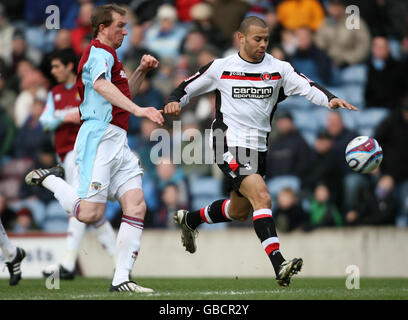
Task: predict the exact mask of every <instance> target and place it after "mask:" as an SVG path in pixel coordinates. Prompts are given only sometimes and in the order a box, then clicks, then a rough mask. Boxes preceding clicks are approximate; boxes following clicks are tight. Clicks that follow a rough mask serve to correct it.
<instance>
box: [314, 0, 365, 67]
mask: <svg viewBox="0 0 408 320" xmlns="http://www.w3.org/2000/svg"><path fill="white" fill-rule="evenodd" d="M327 9H328V13H329V16H328V17H327V18H326V19H325V21H324V22H323V24H322V25H321V26H320V28H319V29H318V30H317V32H316V35H315V42H316V44H317V46H318V47H320V49H322V50H324V51H325V52H327V54H328V55H329V57H330V58H331V59H332V61H333V63H334V64H335V65H336V66H337V67H339V68H344V67H346V66H348V65H352V64H356V63H362V62H364V61H365V59H366V58H367V56H368V54H369V52H370V31H369V29H368V27H367V24H366V23H365V21H364V20H363V19H362V18H360V28H358V29H348V28H347V24H346V19H347V17H348V16H347V15H346V6H345V5H344V0H330V2H329V4H328V8H327Z"/></svg>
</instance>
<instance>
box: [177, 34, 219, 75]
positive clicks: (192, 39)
mask: <svg viewBox="0 0 408 320" xmlns="http://www.w3.org/2000/svg"><path fill="white" fill-rule="evenodd" d="M204 50H209V51H211V52H214V53H216V52H217V51H218V50H217V49H216V48H215V47H213V46H212V45H211V44H209V43H208V41H207V38H206V37H205V35H204V34H203V33H202V32H201V31H198V30H191V31H190V32H189V33H188V34H187V35H186V37H185V38H184V40H183V45H182V48H181V53H182V54H183V55H184V56H186V57H187V59H188V69H189V71H190V73H194V70H197V69H199V68H200V66H199V63H198V57H199V54H200V52H202V51H204ZM216 55H217V54H216Z"/></svg>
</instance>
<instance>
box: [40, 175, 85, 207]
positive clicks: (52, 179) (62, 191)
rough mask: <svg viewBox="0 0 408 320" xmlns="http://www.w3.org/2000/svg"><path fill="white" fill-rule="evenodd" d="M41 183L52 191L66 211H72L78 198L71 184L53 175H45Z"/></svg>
mask: <svg viewBox="0 0 408 320" xmlns="http://www.w3.org/2000/svg"><path fill="white" fill-rule="evenodd" d="M42 185H43V186H44V187H45V188H47V189H48V190H50V191H51V192H53V193H54V197H55V198H56V199H57V200H58V202H59V203H60V205H61V207H63V208H64V210H65V211H66V212H68V213H74V207H75V205H76V202H77V200H79V198H78V195H77V192H76V190H75V188H74V187H73V186H71V185H70V184H68V183H67V182H66V181H65V180H64V179H61V178H59V177H56V176H54V175H49V176H48V177H46V178H45V179H44V181H43V182H42Z"/></svg>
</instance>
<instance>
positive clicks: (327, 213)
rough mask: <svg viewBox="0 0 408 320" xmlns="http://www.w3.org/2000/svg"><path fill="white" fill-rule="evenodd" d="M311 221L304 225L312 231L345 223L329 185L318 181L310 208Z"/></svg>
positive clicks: (307, 229)
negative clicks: (332, 197)
mask: <svg viewBox="0 0 408 320" xmlns="http://www.w3.org/2000/svg"><path fill="white" fill-rule="evenodd" d="M309 210H310V211H309V216H310V220H309V222H308V223H307V224H306V225H305V226H304V227H303V228H304V229H305V230H306V231H311V230H313V229H315V228H318V227H339V226H341V225H343V219H342V216H341V214H340V212H339V210H338V209H337V206H336V204H335V202H334V201H333V200H332V199H331V193H330V189H329V187H328V186H327V185H326V184H324V183H318V184H317V185H316V187H315V189H314V196H313V198H312V202H311V205H310V209H309Z"/></svg>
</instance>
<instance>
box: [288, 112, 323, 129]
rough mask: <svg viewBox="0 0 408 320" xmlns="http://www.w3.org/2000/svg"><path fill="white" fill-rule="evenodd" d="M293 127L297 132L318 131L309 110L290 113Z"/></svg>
mask: <svg viewBox="0 0 408 320" xmlns="http://www.w3.org/2000/svg"><path fill="white" fill-rule="evenodd" d="M292 116H293V120H294V122H295V126H296V128H297V129H298V130H300V131H303V130H309V131H316V130H318V129H319V127H318V123H317V121H316V120H315V119H314V118H313V113H311V112H310V110H297V111H295V112H292Z"/></svg>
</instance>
